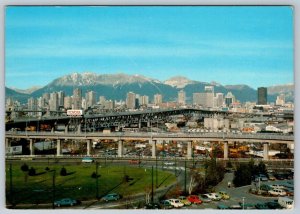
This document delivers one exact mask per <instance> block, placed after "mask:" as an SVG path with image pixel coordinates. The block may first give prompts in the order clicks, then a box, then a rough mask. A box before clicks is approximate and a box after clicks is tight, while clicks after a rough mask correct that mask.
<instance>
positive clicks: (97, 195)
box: [96, 161, 99, 199]
mask: <svg viewBox="0 0 300 214" xmlns="http://www.w3.org/2000/svg"><path fill="white" fill-rule="evenodd" d="M98 165H99V163H98V162H97V161H96V198H97V199H98V198H99V188H98V187H99V186H98V185H99V183H98Z"/></svg>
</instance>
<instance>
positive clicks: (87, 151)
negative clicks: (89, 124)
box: [86, 140, 92, 156]
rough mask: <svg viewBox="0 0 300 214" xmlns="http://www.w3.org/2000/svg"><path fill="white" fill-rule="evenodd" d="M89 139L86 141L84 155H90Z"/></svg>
mask: <svg viewBox="0 0 300 214" xmlns="http://www.w3.org/2000/svg"><path fill="white" fill-rule="evenodd" d="M91 148H92V147H91V140H87V141H86V155H87V156H89V155H91Z"/></svg>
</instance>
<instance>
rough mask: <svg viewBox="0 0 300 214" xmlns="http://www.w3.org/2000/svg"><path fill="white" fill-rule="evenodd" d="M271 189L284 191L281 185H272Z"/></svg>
mask: <svg viewBox="0 0 300 214" xmlns="http://www.w3.org/2000/svg"><path fill="white" fill-rule="evenodd" d="M270 187H272V188H273V189H283V188H284V186H283V185H280V184H272V185H270Z"/></svg>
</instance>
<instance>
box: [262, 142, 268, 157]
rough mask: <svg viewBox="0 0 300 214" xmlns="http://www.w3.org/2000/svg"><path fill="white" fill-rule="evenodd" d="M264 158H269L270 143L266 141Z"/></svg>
mask: <svg viewBox="0 0 300 214" xmlns="http://www.w3.org/2000/svg"><path fill="white" fill-rule="evenodd" d="M263 160H269V143H264V156H263Z"/></svg>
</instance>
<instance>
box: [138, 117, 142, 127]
mask: <svg viewBox="0 0 300 214" xmlns="http://www.w3.org/2000/svg"><path fill="white" fill-rule="evenodd" d="M141 128H142V120H141V119H139V129H141Z"/></svg>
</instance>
